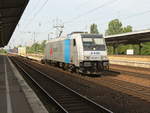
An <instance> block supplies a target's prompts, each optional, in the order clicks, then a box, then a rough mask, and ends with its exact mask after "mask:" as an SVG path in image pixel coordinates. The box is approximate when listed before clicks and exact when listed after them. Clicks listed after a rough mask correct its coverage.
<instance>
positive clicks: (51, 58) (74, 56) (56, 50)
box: [41, 32, 109, 74]
mask: <svg viewBox="0 0 150 113" xmlns="http://www.w3.org/2000/svg"><path fill="white" fill-rule="evenodd" d="M41 61H42V63H49V64H53V65H56V66H58V67H60V68H63V69H65V70H69V71H75V72H77V73H84V74H99V73H101V72H103V71H104V70H108V69H109V60H108V57H107V48H106V43H105V39H104V37H103V35H99V34H88V33H82V32H73V33H71V34H69V35H67V36H66V37H59V38H56V39H52V40H50V41H48V42H47V43H46V47H45V53H44V57H43V59H42V60H41Z"/></svg>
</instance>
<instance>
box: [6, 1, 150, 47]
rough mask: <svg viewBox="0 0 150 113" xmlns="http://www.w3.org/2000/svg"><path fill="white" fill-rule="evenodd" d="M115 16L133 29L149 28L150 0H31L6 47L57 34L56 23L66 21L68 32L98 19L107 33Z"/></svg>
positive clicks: (86, 25)
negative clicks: (109, 24)
mask: <svg viewBox="0 0 150 113" xmlns="http://www.w3.org/2000/svg"><path fill="white" fill-rule="evenodd" d="M116 18H117V19H119V20H120V21H121V22H122V23H123V26H127V25H131V26H132V27H133V30H134V31H136V30H144V29H150V21H149V20H150V0H30V2H29V4H28V6H27V7H26V9H25V11H24V13H23V15H22V17H21V19H20V21H19V23H18V25H17V27H16V29H15V32H14V33H13V35H12V37H11V40H10V42H9V44H8V46H7V48H8V47H11V48H13V47H14V46H18V45H31V44H33V42H38V41H39V42H40V41H42V40H48V37H49V38H54V37H55V36H56V35H55V34H56V29H54V28H53V26H55V25H64V30H63V34H69V33H71V32H73V31H89V29H90V25H91V24H93V23H95V24H97V25H98V30H99V32H100V33H102V34H104V33H105V31H106V29H107V28H108V27H107V26H108V23H109V21H111V20H113V19H116ZM48 34H49V36H48ZM34 39H35V40H34Z"/></svg>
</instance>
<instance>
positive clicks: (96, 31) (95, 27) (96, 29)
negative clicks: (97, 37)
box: [90, 24, 99, 34]
mask: <svg viewBox="0 0 150 113" xmlns="http://www.w3.org/2000/svg"><path fill="white" fill-rule="evenodd" d="M90 33H92V34H99V32H98V28H97V24H92V25H91V27H90Z"/></svg>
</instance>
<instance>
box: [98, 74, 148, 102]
mask: <svg viewBox="0 0 150 113" xmlns="http://www.w3.org/2000/svg"><path fill="white" fill-rule="evenodd" d="M97 81H99V82H101V83H100V84H102V85H104V86H107V87H110V88H112V89H114V90H118V91H121V92H123V93H126V94H129V95H132V96H134V97H138V98H141V99H143V100H146V101H148V102H150V88H149V87H144V86H140V85H137V84H133V83H129V82H125V81H120V80H115V79H112V78H109V77H108V78H101V79H100V80H99V79H98V80H97Z"/></svg>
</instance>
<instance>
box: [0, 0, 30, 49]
mask: <svg viewBox="0 0 150 113" xmlns="http://www.w3.org/2000/svg"><path fill="white" fill-rule="evenodd" d="M28 2H29V0H0V47H4V46H5V45H7V44H8V42H9V40H10V38H11V36H12V34H13V32H14V30H15V28H16V25H17V24H18V22H19V20H20V17H21V15H22V14H23V11H24V9H25V8H26V6H27V4H28Z"/></svg>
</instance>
